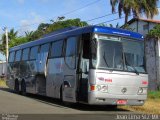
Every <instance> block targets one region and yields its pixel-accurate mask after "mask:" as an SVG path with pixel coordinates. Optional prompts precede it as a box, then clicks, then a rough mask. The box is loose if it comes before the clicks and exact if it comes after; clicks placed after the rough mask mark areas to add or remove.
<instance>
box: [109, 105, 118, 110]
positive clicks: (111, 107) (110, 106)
mask: <svg viewBox="0 0 160 120" xmlns="http://www.w3.org/2000/svg"><path fill="white" fill-rule="evenodd" d="M108 108H110V109H113V110H114V109H117V105H108Z"/></svg>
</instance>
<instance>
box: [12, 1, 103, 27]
mask: <svg viewBox="0 0 160 120" xmlns="http://www.w3.org/2000/svg"><path fill="white" fill-rule="evenodd" d="M100 1H101V0H95V1H93V2H91V3H88V4H86V5H84V6H83V7H80V8H77V9H74V10H71V11H69V12H66V13H64V14H61V15H59V16H65V15H69V14H72V13H74V12H77V11H79V10H82V9H84V8H87V7H89V6H91V5H93V4H96V3H97V2H100ZM56 17H58V16H54V17H53V18H51V19H54V18H56ZM48 20H50V19H48ZM48 20H47V21H48ZM36 24H39V23H38V22H37V23H33V24H29V25H25V26H16V27H15V28H18V27H29V26H32V25H36Z"/></svg>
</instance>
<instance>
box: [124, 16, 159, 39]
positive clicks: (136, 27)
mask: <svg viewBox="0 0 160 120" xmlns="http://www.w3.org/2000/svg"><path fill="white" fill-rule="evenodd" d="M127 24H128V26H129V28H131V29H132V30H133V31H134V32H138V33H140V34H142V35H144V36H146V35H147V34H148V33H149V31H150V30H152V29H153V28H154V27H155V26H156V25H157V24H160V20H152V19H143V18H133V19H131V20H130V21H128V23H127Z"/></svg>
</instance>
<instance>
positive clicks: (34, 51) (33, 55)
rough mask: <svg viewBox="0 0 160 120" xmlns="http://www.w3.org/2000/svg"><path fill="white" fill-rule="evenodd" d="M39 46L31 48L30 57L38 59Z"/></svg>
mask: <svg viewBox="0 0 160 120" xmlns="http://www.w3.org/2000/svg"><path fill="white" fill-rule="evenodd" d="M38 47H39V46H35V47H32V48H31V52H30V59H36V57H37V53H38Z"/></svg>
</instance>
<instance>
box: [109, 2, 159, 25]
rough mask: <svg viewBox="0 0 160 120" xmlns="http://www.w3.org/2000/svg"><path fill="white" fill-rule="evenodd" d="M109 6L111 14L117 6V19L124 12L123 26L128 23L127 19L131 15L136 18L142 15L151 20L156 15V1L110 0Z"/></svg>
mask: <svg viewBox="0 0 160 120" xmlns="http://www.w3.org/2000/svg"><path fill="white" fill-rule="evenodd" d="M110 4H111V6H112V12H115V8H116V6H117V5H118V12H119V17H121V16H122V12H124V14H125V24H126V23H127V22H128V17H129V16H130V15H131V13H133V15H134V17H137V18H139V17H140V16H141V15H143V14H144V15H145V16H146V17H147V18H153V17H154V16H155V15H157V14H158V9H157V4H158V0H110Z"/></svg>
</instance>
